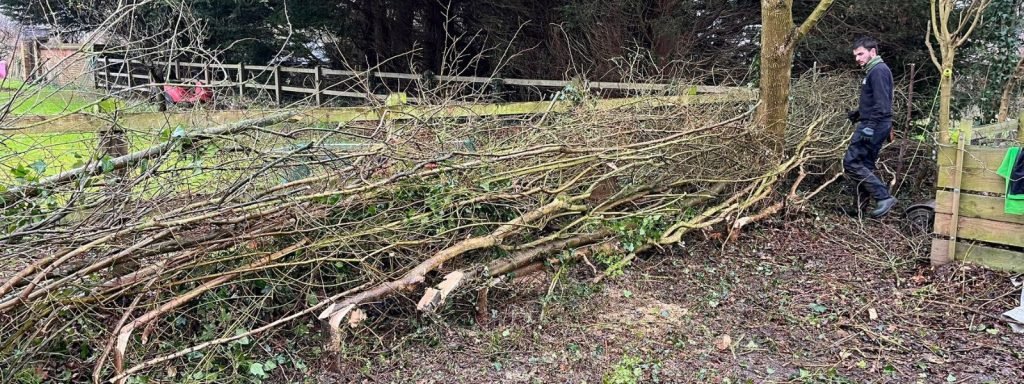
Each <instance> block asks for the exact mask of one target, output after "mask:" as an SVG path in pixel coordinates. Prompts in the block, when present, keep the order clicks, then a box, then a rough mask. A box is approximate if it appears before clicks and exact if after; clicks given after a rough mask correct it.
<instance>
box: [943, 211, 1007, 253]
mask: <svg viewBox="0 0 1024 384" xmlns="http://www.w3.org/2000/svg"><path fill="white" fill-rule="evenodd" d="M952 220H953V215H950V214H947V213H936V214H935V233H936V234H938V235H942V236H949V235H950V233H951V232H950V230H951V229H952V226H950V223H951V222H952ZM958 222H959V223H960V225H959V226H958V231H957V232H958V235H957V236H958V237H959V238H961V239H967V240H978V241H984V242H988V243H993V244H1003V245H1012V246H1015V247H1024V224H1016V223H1005V222H1001V221H994V220H985V219H978V218H974V217H961V218H960V219H959V220H958Z"/></svg>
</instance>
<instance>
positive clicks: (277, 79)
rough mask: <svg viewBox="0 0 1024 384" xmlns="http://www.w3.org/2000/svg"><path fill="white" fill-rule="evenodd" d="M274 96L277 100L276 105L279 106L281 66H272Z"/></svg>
mask: <svg viewBox="0 0 1024 384" xmlns="http://www.w3.org/2000/svg"><path fill="white" fill-rule="evenodd" d="M274 97H275V98H276V100H277V106H278V107H280V106H281V66H280V65H275V66H274Z"/></svg>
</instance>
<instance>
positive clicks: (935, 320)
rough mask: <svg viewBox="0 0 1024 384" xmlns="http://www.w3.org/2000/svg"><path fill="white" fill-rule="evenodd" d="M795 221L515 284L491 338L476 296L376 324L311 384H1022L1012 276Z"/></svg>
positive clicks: (807, 217)
mask: <svg viewBox="0 0 1024 384" xmlns="http://www.w3.org/2000/svg"><path fill="white" fill-rule="evenodd" d="M796 216H799V217H796V218H794V217H792V216H791V217H790V218H789V219H788V220H786V221H775V222H768V223H764V224H763V225H762V226H761V227H760V228H759V229H753V230H750V231H749V232H747V233H744V234H743V235H742V236H741V237H740V238H739V239H737V240H736V241H731V242H727V243H725V244H723V243H722V242H721V241H720V240H715V239H714V237H715V235H714V234H711V238H712V240H710V241H700V242H699V244H696V245H694V246H682V247H673V248H672V249H665V250H663V251H662V252H659V253H657V254H653V255H646V256H643V257H641V258H640V259H637V260H635V261H634V262H633V264H632V265H631V266H630V267H629V268H627V269H626V271H625V274H624V275H622V276H618V277H615V278H611V279H606V280H604V281H603V282H601V283H598V284H594V283H592V282H591V279H592V278H593V277H594V271H593V270H591V268H590V267H588V266H587V265H585V264H581V265H577V266H575V267H574V268H572V269H567V272H566V275H565V277H564V278H561V279H558V280H557V281H556V282H554V283H552V281H553V280H552V277H553V275H554V274H552V273H546V274H534V275H532V276H531V277H529V278H522V279H520V280H519V283H518V284H516V285H515V286H514V287H507V289H497V290H495V289H492V291H491V293H492V294H491V297H492V298H491V311H490V315H491V316H490V318H489V319H487V320H486V321H485V322H483V323H479V324H478V323H475V322H473V321H472V318H473V315H472V310H471V303H470V302H471V301H472V298H473V297H472V296H471V294H465V295H464V296H462V297H459V298H456V300H455V303H453V304H451V305H450V306H449V308H447V309H446V310H445V311H444V312H442V313H441V315H440V316H437V315H431V316H423V317H420V318H417V319H414V320H411V321H404V320H397V318H395V319H392V320H391V321H383V322H378V323H376V324H375V325H371V326H370V327H369V328H365V329H363V330H361V331H360V332H357V336H353V338H352V339H351V340H348V342H347V343H346V352H343V353H342V354H341V355H340V356H338V357H334V358H324V359H322V361H321V364H319V365H320V368H322V369H321V370H320V372H321V374H320V375H319V377H318V381H321V382H402V383H412V382H415V383H479V382H505V383H535V382H536V383H556V382H557V383H563V382H564V383H569V382H571V383H581V382H586V383H601V382H614V383H618V382H623V383H625V382H663V383H679V382H720V383H737V382H757V383H760V382H798V383H802V382H813V383H846V382H868V383H873V382H893V383H911V382H921V383H934V382H947V383H948V382H962V383H984V382H995V383H1011V382H1020V380H1022V379H1021V377H1024V335H1020V334H1013V333H1012V332H1011V331H1010V329H1009V327H1008V326H1007V325H1006V323H1005V322H1003V321H1000V320H998V315H999V313H1002V312H1003V311H1006V310H1007V309H1010V308H1012V307H1014V306H1016V305H1017V303H1016V300H1017V298H1018V297H1019V288H1016V289H1015V288H1014V287H1013V285H1012V284H1011V281H1010V280H1011V277H1012V275H1010V274H1007V273H1001V272H994V271H989V270H986V269H984V268H980V267H975V266H970V265H954V266H947V267H942V268H939V269H933V268H932V267H930V266H929V265H928V262H927V253H928V239H927V238H926V237H918V238H908V237H906V235H904V234H903V233H902V231H901V229H900V228H899V226H898V222H899V218H898V217H896V218H892V219H887V220H886V221H885V222H879V221H873V220H870V221H863V222H861V221H858V220H855V219H852V218H848V217H840V216H836V215H834V214H831V213H826V212H813V211H812V212H810V213H804V214H800V215H796ZM695 240H697V239H695ZM460 301H461V302H460ZM389 322H390V323H394V322H399V323H403V322H404V323H403V325H402V326H400V327H401V328H402V329H395V328H393V327H395V326H394V325H393V324H392V325H382V324H385V323H389Z"/></svg>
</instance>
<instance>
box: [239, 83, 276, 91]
mask: <svg viewBox="0 0 1024 384" xmlns="http://www.w3.org/2000/svg"><path fill="white" fill-rule="evenodd" d="M245 87H246V88H255V89H275V90H276V89H277V87H275V86H274V85H273V84H260V83H249V84H246V85H245Z"/></svg>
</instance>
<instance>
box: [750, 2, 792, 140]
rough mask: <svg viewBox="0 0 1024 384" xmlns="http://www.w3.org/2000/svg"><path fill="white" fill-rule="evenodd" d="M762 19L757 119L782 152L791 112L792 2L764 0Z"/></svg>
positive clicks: (762, 3)
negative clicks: (759, 93) (759, 98)
mask: <svg viewBox="0 0 1024 384" xmlns="http://www.w3.org/2000/svg"><path fill="white" fill-rule="evenodd" d="M761 20H762V25H763V28H762V30H761V107H760V108H761V110H760V111H759V113H758V118H759V119H760V123H761V124H762V126H763V127H764V129H765V131H766V132H767V133H768V134H770V135H771V137H772V138H774V140H775V142H774V143H772V145H773V147H774V149H775V152H776V153H781V151H782V148H783V146H784V144H785V143H784V141H785V134H786V117H787V116H788V114H789V82H790V78H791V76H792V73H791V71H792V62H793V49H792V47H791V45H790V38H791V34H792V33H793V1H792V0H762V1H761Z"/></svg>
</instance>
